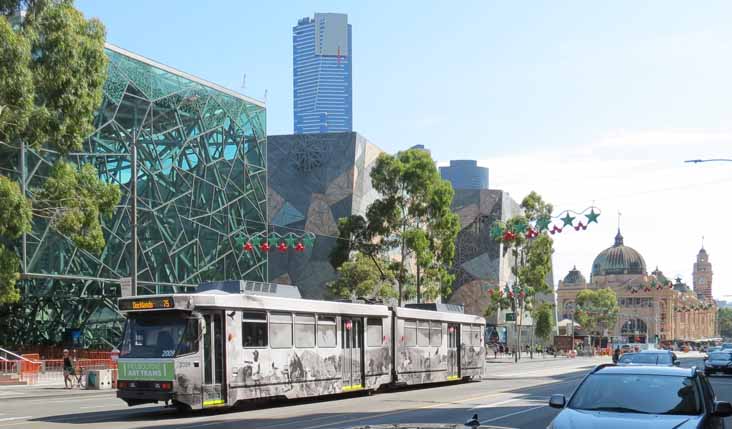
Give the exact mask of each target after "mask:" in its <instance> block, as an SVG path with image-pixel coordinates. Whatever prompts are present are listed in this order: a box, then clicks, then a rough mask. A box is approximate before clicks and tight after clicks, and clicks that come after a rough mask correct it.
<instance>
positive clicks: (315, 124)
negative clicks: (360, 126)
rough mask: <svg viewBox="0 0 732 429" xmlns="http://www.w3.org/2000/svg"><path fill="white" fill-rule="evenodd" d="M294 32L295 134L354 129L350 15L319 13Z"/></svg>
mask: <svg viewBox="0 0 732 429" xmlns="http://www.w3.org/2000/svg"><path fill="white" fill-rule="evenodd" d="M297 24H298V25H297V26H295V27H293V29H292V53H293V58H292V64H293V67H292V68H293V107H294V132H295V134H311V133H333V132H350V131H352V130H353V95H352V94H353V84H352V81H353V76H352V70H353V69H352V62H353V52H352V50H351V26H350V25H349V24H348V15H345V14H339V13H316V14H315V17H314V18H313V19H310V18H303V19H301V20H299V21H298V23H297Z"/></svg>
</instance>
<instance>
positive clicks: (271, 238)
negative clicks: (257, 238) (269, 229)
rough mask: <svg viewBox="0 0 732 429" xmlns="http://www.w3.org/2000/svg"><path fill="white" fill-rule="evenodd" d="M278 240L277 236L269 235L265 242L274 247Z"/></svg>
mask: <svg viewBox="0 0 732 429" xmlns="http://www.w3.org/2000/svg"><path fill="white" fill-rule="evenodd" d="M279 242H280V239H279V238H277V237H274V236H270V237H269V238H268V239H267V243H269V247H275V246H277V244H279Z"/></svg>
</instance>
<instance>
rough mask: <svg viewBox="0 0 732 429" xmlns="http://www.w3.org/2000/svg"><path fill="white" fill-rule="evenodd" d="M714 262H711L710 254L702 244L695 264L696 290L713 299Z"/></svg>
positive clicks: (706, 297) (699, 293)
mask: <svg viewBox="0 0 732 429" xmlns="http://www.w3.org/2000/svg"><path fill="white" fill-rule="evenodd" d="M712 275H713V273H712V264H711V263H709V255H707V251H706V250H704V246H702V248H701V250H700V251H699V254H697V255H696V263H695V264H694V274H693V276H694V292H696V294H697V295H701V296H702V297H703V298H704V299H707V300H712Z"/></svg>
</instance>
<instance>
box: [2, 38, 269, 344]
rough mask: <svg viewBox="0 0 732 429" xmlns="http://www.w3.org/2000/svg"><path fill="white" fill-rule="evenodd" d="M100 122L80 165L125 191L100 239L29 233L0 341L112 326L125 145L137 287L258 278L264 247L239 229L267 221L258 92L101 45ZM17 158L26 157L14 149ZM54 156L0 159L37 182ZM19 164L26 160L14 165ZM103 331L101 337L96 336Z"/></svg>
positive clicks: (110, 336)
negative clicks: (81, 241) (83, 241)
mask: <svg viewBox="0 0 732 429" xmlns="http://www.w3.org/2000/svg"><path fill="white" fill-rule="evenodd" d="M106 54H107V56H108V59H109V69H108V77H107V81H106V83H105V85H104V98H103V101H102V105H101V106H100V107H99V109H98V111H97V112H96V114H95V117H94V126H95V131H94V132H93V134H92V135H91V136H89V138H88V139H86V141H85V142H84V145H83V149H82V151H81V152H79V153H75V154H72V159H73V160H75V161H76V162H78V163H92V164H93V165H94V166H95V167H96V168H97V169H98V171H99V174H100V175H101V177H102V178H104V179H105V180H106V181H107V182H111V183H116V184H118V185H119V186H120V189H121V190H122V199H121V201H120V202H119V205H118V207H117V209H116V210H115V212H114V214H113V215H112V217H111V218H109V219H103V222H104V223H103V228H104V235H105V239H106V247H105V249H104V250H103V251H102V252H101V253H100V254H99V255H96V254H91V253H88V252H85V251H82V250H80V249H79V248H77V247H76V246H74V244H73V243H72V241H71V240H70V239H69V238H68V237H65V236H63V235H61V234H59V233H58V232H57V231H56V230H55V229H54V228H53V227H52V225H50V224H49V223H48V222H47V221H46V219H43V218H38V217H35V218H34V219H33V230H32V232H31V233H29V234H27V235H26V236H25V237H24V242H25V245H24V246H23V248H24V249H25V250H23V251H22V252H21V253H22V254H21V255H19V256H20V257H21V265H22V275H21V281H20V282H19V286H20V289H21V294H22V298H21V302H20V304H19V305H17V306H14V307H13V310H12V312H11V314H8V315H4V316H0V344H5V345H7V346H11V345H17V344H23V343H26V344H27V343H30V344H33V343H35V344H44V343H45V344H47V343H58V342H60V341H62V340H63V339H68V337H69V332H70V331H73V333H72V336H77V337H78V336H79V335H81V338H82V340H84V342H85V343H84V344H85V345H90V344H110V343H106V342H102V343H99V342H98V341H104V340H111V341H113V340H114V339H115V338H117V336H118V335H119V330H120V324H119V323H120V317H119V316H118V313H117V310H116V300H117V298H118V297H119V296H120V278H124V277H130V276H131V272H130V267H131V262H130V257H131V247H130V245H131V229H130V214H131V210H130V207H131V193H130V184H131V180H132V179H133V178H132V174H131V162H130V161H131V157H130V148H131V145H132V144H133V142H134V143H136V145H137V154H138V177H137V186H138V201H137V202H138V282H139V283H138V293H141V294H146V293H170V292H175V291H183V290H188V289H189V288H191V287H194V286H196V285H197V284H199V283H201V282H203V281H210V280H225V279H237V280H238V279H250V280H258V281H264V280H266V276H267V259H266V255H261V254H259V253H257V252H252V253H249V252H243V251H242V250H241V249H240V248H239V247H238V246H237V244H236V240H235V239H236V237H237V236H238V235H239V234H250V235H253V234H257V233H262V234H263V233H264V232H265V231H266V222H267V216H266V210H267V207H266V159H267V156H266V110H265V106H264V104H263V103H262V102H260V101H257V100H253V99H250V98H248V97H245V96H242V95H240V94H237V93H235V92H233V91H230V90H227V89H224V88H221V87H219V86H217V85H214V84H211V83H209V82H206V81H203V80H201V79H198V78H195V77H193V76H190V75H188V74H186V73H183V72H180V71H177V70H175V69H172V68H170V67H167V66H165V65H162V64H158V63H155V62H154V61H151V60H148V59H146V58H143V57H141V56H138V55H136V54H133V53H130V52H127V51H125V50H123V49H120V48H118V47H115V46H112V45H107V47H106ZM19 158H21V159H19ZM55 159H56V154H55V153H54V152H52V151H50V150H47V149H40V150H31V149H28V150H26V151H24V152H21V155H20V157H18V156H17V153H16V154H15V155H12V156H10V155H9V154H5V155H4V154H2V153H0V163H2V164H4V165H0V167H3V168H4V169H5V170H6V171H7V170H11V171H14V172H15V173H14V176H15V177H14V178H15V179H17V180H19V181H20V180H25V181H26V183H28V189H29V192H30V193H32V190H33V189H34V188H35V187H38V186H39V185H40V184H41V183H43V178H44V176H46V175H47V172H48V171H49V169H50V167H51V165H52V164H53V162H54V161H55ZM21 166H24V168H23V167H21ZM100 338H101V340H100Z"/></svg>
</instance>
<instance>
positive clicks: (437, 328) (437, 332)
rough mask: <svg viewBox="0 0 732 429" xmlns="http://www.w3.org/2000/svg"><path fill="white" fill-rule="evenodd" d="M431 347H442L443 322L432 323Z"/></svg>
mask: <svg viewBox="0 0 732 429" xmlns="http://www.w3.org/2000/svg"><path fill="white" fill-rule="evenodd" d="M430 345H431V346H438V347H439V346H441V345H442V322H430Z"/></svg>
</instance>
